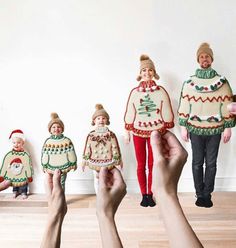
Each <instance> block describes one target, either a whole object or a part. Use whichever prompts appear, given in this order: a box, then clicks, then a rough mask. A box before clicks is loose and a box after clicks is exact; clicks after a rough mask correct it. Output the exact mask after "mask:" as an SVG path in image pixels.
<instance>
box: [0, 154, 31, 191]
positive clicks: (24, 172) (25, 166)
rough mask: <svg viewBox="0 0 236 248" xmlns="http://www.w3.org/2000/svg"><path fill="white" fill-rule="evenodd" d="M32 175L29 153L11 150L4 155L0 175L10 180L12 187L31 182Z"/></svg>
mask: <svg viewBox="0 0 236 248" xmlns="http://www.w3.org/2000/svg"><path fill="white" fill-rule="evenodd" d="M32 176H33V168H32V163H31V158H30V155H29V153H27V152H26V151H20V152H17V151H14V150H12V151H10V152H8V153H7V154H6V155H5V157H4V159H3V163H2V168H1V170H0V177H2V178H4V179H6V180H9V181H11V185H12V186H13V187H20V186H24V185H25V184H27V183H29V182H32V180H33V179H32Z"/></svg>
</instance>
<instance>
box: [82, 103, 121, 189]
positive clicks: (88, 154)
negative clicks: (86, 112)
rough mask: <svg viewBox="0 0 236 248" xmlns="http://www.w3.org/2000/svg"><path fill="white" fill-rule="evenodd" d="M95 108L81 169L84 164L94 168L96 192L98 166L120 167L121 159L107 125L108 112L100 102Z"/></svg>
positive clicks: (112, 134) (117, 146)
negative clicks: (93, 127)
mask: <svg viewBox="0 0 236 248" xmlns="http://www.w3.org/2000/svg"><path fill="white" fill-rule="evenodd" d="M95 108H96V111H95V113H94V114H93V116H92V125H93V126H95V130H93V131H91V132H90V133H89V134H88V136H87V139H86V143H85V148H84V153H83V163H82V166H83V170H84V169H85V166H88V167H89V168H90V169H92V170H94V188H95V192H96V193H97V185H98V180H97V172H99V170H100V168H101V167H107V168H108V169H112V168H114V167H115V166H121V167H122V160H121V153H120V147H119V144H118V141H117V138H116V135H115V134H114V133H113V132H112V131H110V130H109V129H108V127H107V125H109V124H110V120H109V119H110V117H109V115H108V113H107V112H106V111H105V109H104V108H103V106H102V105H101V104H97V105H96V106H95Z"/></svg>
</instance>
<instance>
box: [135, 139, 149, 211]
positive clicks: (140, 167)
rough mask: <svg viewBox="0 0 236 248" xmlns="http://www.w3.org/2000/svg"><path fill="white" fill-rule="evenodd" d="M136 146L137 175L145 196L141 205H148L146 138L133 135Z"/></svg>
mask: <svg viewBox="0 0 236 248" xmlns="http://www.w3.org/2000/svg"><path fill="white" fill-rule="evenodd" d="M133 140H134V148H135V154H136V160H137V177H138V182H139V187H140V190H141V193H142V196H143V199H142V201H141V202H140V205H141V206H142V207H147V206H148V198H147V178H146V139H145V138H141V137H138V136H135V135H133Z"/></svg>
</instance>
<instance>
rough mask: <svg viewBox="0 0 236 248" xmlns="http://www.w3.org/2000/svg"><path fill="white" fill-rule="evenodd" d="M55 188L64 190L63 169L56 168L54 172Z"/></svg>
mask: <svg viewBox="0 0 236 248" xmlns="http://www.w3.org/2000/svg"><path fill="white" fill-rule="evenodd" d="M53 190H62V186H61V171H60V170H58V169H56V170H55V171H54V173H53Z"/></svg>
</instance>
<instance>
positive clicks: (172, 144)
mask: <svg viewBox="0 0 236 248" xmlns="http://www.w3.org/2000/svg"><path fill="white" fill-rule="evenodd" d="M162 137H163V139H165V140H166V142H167V146H168V147H169V150H171V149H178V150H180V149H184V148H183V146H182V145H181V143H180V142H179V140H178V139H177V137H176V136H175V135H174V134H173V133H171V132H170V131H167V132H166V133H165V134H164V135H163V136H162Z"/></svg>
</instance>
